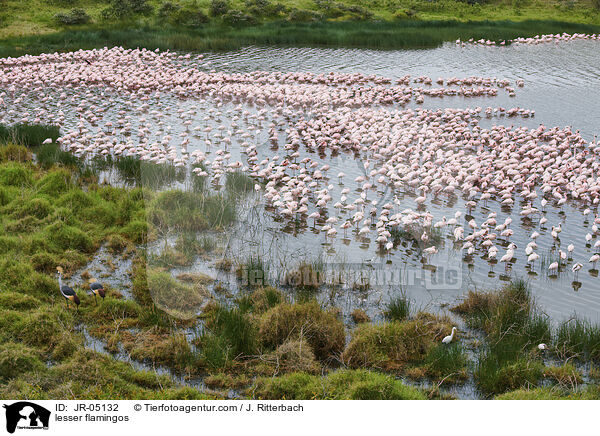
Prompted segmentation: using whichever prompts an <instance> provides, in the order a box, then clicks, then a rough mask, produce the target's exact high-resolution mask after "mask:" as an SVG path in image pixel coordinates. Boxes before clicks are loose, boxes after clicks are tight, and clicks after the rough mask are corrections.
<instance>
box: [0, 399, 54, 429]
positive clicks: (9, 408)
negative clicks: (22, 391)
mask: <svg viewBox="0 0 600 436" xmlns="http://www.w3.org/2000/svg"><path fill="white" fill-rule="evenodd" d="M4 408H5V409H6V431H8V432H9V433H14V432H15V430H16V429H17V428H18V429H27V430H37V429H43V430H47V429H48V424H49V422H50V411H49V410H48V409H46V408H44V407H42V406H38V405H37V404H35V403H30V402H29V401H19V402H18V403H13V404H10V405H7V404H5V405H4Z"/></svg>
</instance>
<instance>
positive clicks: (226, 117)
mask: <svg viewBox="0 0 600 436" xmlns="http://www.w3.org/2000/svg"><path fill="white" fill-rule="evenodd" d="M599 48H600V45H599V44H598V42H594V41H575V42H570V43H563V44H557V45H554V44H549V45H538V46H517V47H505V48H487V47H464V48H460V47H456V46H454V45H450V44H448V45H445V46H443V47H440V48H438V49H432V50H412V51H371V50H358V49H356V50H349V49H311V48H246V49H243V50H239V51H236V52H230V53H220V54H208V55H206V56H205V57H204V59H203V60H202V61H198V62H197V64H196V65H197V66H198V68H201V69H203V70H211V69H215V70H217V71H227V72H250V71H255V70H262V71H284V72H287V71H309V72H317V73H328V72H331V71H334V72H360V73H365V74H376V75H378V76H385V77H389V78H392V79H397V78H400V77H403V76H405V75H407V74H408V75H411V76H412V77H413V78H414V77H417V76H423V75H425V76H429V77H431V78H432V79H433V80H434V81H435V79H437V78H438V77H443V78H450V77H454V76H456V77H459V78H462V77H468V76H481V77H496V78H498V79H504V78H506V79H509V80H510V81H511V82H512V85H513V86H514V81H515V80H517V79H522V80H524V81H525V87H524V88H517V90H516V97H513V98H511V97H509V96H508V95H507V93H506V92H505V91H504V90H502V89H501V90H499V93H498V96H497V97H478V98H462V97H444V98H426V99H425V103H424V104H423V105H421V106H422V107H424V108H429V109H436V108H443V107H453V108H475V107H478V106H479V107H483V108H485V107H487V106H492V107H505V108H507V109H508V108H512V107H517V106H518V107H521V108H526V109H533V110H535V117H533V118H527V119H524V118H517V117H515V118H508V117H504V118H492V119H489V120H488V119H485V118H483V119H481V121H480V125H481V126H482V127H490V126H491V125H493V124H503V125H508V126H510V125H515V126H521V125H523V126H527V127H530V128H535V127H537V126H538V125H539V124H540V123H543V124H544V125H545V126H546V127H553V126H561V127H563V126H572V128H573V129H574V130H579V131H580V132H581V133H582V135H583V136H584V138H585V139H586V140H593V139H594V135H596V134H597V133H598V132H599V131H600V99H599V98H598V96H597V93H596V92H594V91H595V90H598V89H600V73H599V71H600V56H598V55H597V53H598V49H599ZM182 62H183V61H182ZM185 62H186V63H192V64H194V63H195V62H196V61H185ZM207 62H208V64H207ZM412 86H419V85H415V84H412ZM436 86H437V85H435V83H434V85H433V87H436ZM59 91H61V90H47V91H46V92H48V93H50V94H51V93H52V92H59ZM66 92H67V93H68V94H69V95H72V96H74V97H76V98H75V99H74V101H73V102H71V103H70V104H67V105H65V106H62V107H61V108H60V109H62V110H63V111H64V113H65V125H64V129H63V131H68V130H69V129H72V128H75V126H76V124H77V122H78V118H77V116H76V106H77V104H78V103H79V101H78V98H79V97H80V96H81V93H83V92H84V91H82V90H78V89H69V90H66ZM94 92H99V91H98V90H95V91H94ZM107 95H111V96H112V97H113V101H112V103H110V104H109V105H108V109H107V111H106V113H105V115H104V120H103V121H108V120H116V119H117V118H118V117H119V115H118V112H119V111H121V110H124V109H127V111H128V114H129V115H130V116H131V117H132V119H131V123H132V125H133V127H134V130H135V127H138V126H139V125H140V124H147V123H150V124H151V126H150V128H149V129H150V131H156V125H154V124H153V121H156V119H154V120H153V118H152V116H151V115H149V114H148V113H147V112H146V111H136V110H134V109H133V108H132V107H126V106H125V103H126V101H127V100H126V98H125V97H122V96H118V95H115V94H114V92H113V91H107ZM22 97H23V99H24V100H23V102H21V103H19V104H20V105H24V107H28V108H31V109H35V108H36V107H38V105H39V102H38V99H37V96H36V94H35V93H34V92H30V91H25V92H23V93H22ZM147 103H148V104H149V105H150V110H152V109H154V108H157V109H159V110H160V111H161V112H163V113H164V114H165V117H164V118H163V121H164V123H165V124H169V125H171V126H172V130H171V134H172V136H173V138H174V139H173V140H172V143H173V144H177V143H178V141H179V137H178V134H179V133H181V132H182V131H183V130H184V129H183V126H181V125H180V123H179V121H178V118H177V115H178V113H177V110H179V109H189V108H190V107H191V106H192V105H195V106H197V107H198V113H197V115H196V118H197V119H199V120H202V119H203V118H204V117H205V116H206V114H207V113H208V112H207V111H208V110H209V109H210V108H213V107H214V105H213V102H211V101H210V99H209V100H207V101H206V102H198V101H193V100H186V99H179V98H175V97H173V96H169V95H162V96H161V97H160V98H159V99H158V98H150V100H149V101H148V102H147ZM45 107H46V108H47V109H48V110H50V111H54V110H58V107H56V105H53V103H52V102H49V103H46V104H45ZM232 107H233V106H232V105H227V104H226V105H223V106H222V107H220V108H219V110H220V111H221V112H222V114H221V116H219V117H216V118H218V119H210V120H207V121H205V123H206V124H207V125H210V126H212V127H213V128H216V126H218V125H220V124H225V125H226V126H227V127H228V128H229V127H231V122H232V119H231V116H232V115H231V114H227V113H226V111H227V110H228V109H230V108H232ZM408 107H416V105H415V104H414V103H411V104H410V105H408ZM393 109H396V108H390V110H393ZM248 110H250V111H253V109H252V108H249V109H248ZM17 112H18V111H17ZM0 115H1V116H0V118H2V117H4V118H5V121H16V120H18V117H17V115H16V114H12V115H11V114H7V113H4V114H2V112H0ZM142 117H143V118H144V120H143V121H141V122H140V121H139V119H140V118H142ZM265 118H266V119H265V120H264V121H262V122H260V123H259V122H256V123H255V124H252V126H253V128H257V129H259V130H260V133H259V134H258V135H257V137H256V143H257V144H259V146H258V153H259V160H260V159H263V158H264V157H267V156H273V155H274V154H278V155H280V156H285V150H284V149H282V148H281V147H280V148H279V149H278V150H277V151H274V150H273V149H272V148H271V147H270V144H269V141H268V137H269V133H268V130H269V123H270V121H271V118H270V114H269V113H267V114H266V115H265ZM89 128H90V130H92V131H93V130H94V129H96V130H97V129H98V127H93V126H89ZM285 128H286V126H285V125H282V126H279V127H278V132H279V134H280V135H279V136H280V145H283V140H284V138H285ZM236 145H237V143H236V141H235V140H234V141H233V143H232V147H231V154H232V157H231V161H234V160H238V159H239V160H244V158H243V157H242V156H241V155H240V152H239V145H238V146H237V147H236ZM195 148H200V149H202V150H206V149H205V146H204V144H203V141H201V140H200V138H199V137H196V138H195V139H193V140H192V141H191V142H190V145H189V148H188V149H189V151H193V150H194V149H195ZM306 153H307V152H306V151H305V150H304V149H303V147H301V148H300V158H302V157H304V156H306V155H307V154H306ZM209 156H210V159H211V160H212V159H214V157H215V155H214V147H213V152H212V153H211V154H209ZM310 157H311V159H313V160H317V161H321V162H322V163H323V164H329V165H331V169H330V170H329V175H330V177H331V179H330V180H329V182H328V183H331V184H332V185H333V186H334V188H333V189H332V190H331V195H332V197H333V199H334V200H333V202H332V203H334V202H336V201H337V199H339V197H340V195H341V190H342V188H343V186H341V185H340V184H339V183H338V181H337V178H336V177H335V175H336V174H337V173H338V172H339V171H343V172H345V173H346V174H347V177H346V180H347V182H346V186H348V187H350V188H351V189H352V191H351V193H350V194H348V201H349V202H351V201H352V200H353V199H354V198H357V196H358V195H359V193H358V192H357V191H355V189H356V187H357V186H356V183H354V182H352V181H353V180H354V178H355V177H356V176H359V175H363V174H364V170H363V168H362V163H361V162H358V161H357V160H355V159H354V157H353V156H350V155H346V154H343V153H342V154H340V155H339V156H336V157H330V156H325V157H319V156H317V155H316V154H315V153H311V154H310ZM393 194H396V195H397V197H398V199H399V202H400V204H399V205H398V207H397V209H398V210H403V209H405V208H415V201H414V198H415V197H416V195H415V193H414V191H413V190H412V189H409V190H406V191H398V192H395V193H391V192H378V193H375V192H370V193H369V196H370V197H369V199H370V200H372V199H377V200H378V201H379V205H382V204H384V203H385V202H387V201H391V200H392V199H393ZM465 201H466V200H465V199H464V198H462V197H461V196H458V197H456V196H454V197H448V196H446V195H440V196H439V197H437V198H433V197H431V198H428V200H427V202H426V209H427V211H429V212H430V213H431V214H433V216H434V222H435V221H438V220H440V219H441V218H442V216H446V217H448V218H451V217H452V216H454V213H455V211H461V212H463V217H461V219H460V222H461V224H462V225H465V224H466V222H463V221H464V214H465V212H466V210H465V207H464V204H465ZM534 206H537V207H539V199H537V201H536V204H534ZM329 211H330V216H337V217H339V222H338V225H337V227H339V225H340V224H341V223H342V222H344V221H345V220H346V219H348V218H350V217H351V214H348V213H345V214H342V213H338V212H337V211H335V210H334V209H333V208H332V207H330V210H329ZM519 211H520V204H519V202H516V203H515V205H514V207H513V208H512V209H506V208H500V207H499V205H498V203H496V202H489V203H488V204H487V207H484V205H483V203H482V202H480V203H479V204H478V206H477V207H476V209H474V210H473V212H472V213H471V215H472V216H473V218H474V219H475V220H476V221H477V223H479V224H480V223H482V222H483V221H484V220H485V219H486V217H487V215H488V214H489V213H490V212H497V215H498V216H497V218H496V219H497V221H498V223H499V224H500V223H502V222H503V221H504V219H505V218H506V217H509V216H510V217H512V218H513V224H512V225H511V228H512V230H513V231H514V235H513V236H512V237H511V238H510V241H512V242H515V243H516V244H517V245H518V246H519V248H518V250H517V252H516V262H515V263H514V264H513V265H512V266H511V268H510V269H509V270H507V271H505V268H504V266H503V265H501V264H497V265H495V266H491V265H490V264H489V263H488V262H487V260H486V259H485V257H483V256H484V253H483V252H479V251H477V252H476V253H475V255H474V256H473V257H472V258H470V259H465V258H464V257H463V253H462V251H461V249H460V247H461V245H462V244H458V245H455V244H454V243H453V242H452V240H451V239H450V234H451V230H450V229H449V228H446V229H445V230H444V237H443V238H442V240H443V242H442V243H441V244H438V245H440V247H439V253H438V254H437V255H435V256H432V257H430V258H429V259H427V260H425V259H423V256H422V254H421V252H420V250H419V248H418V247H416V246H413V245H412V244H409V243H407V244H403V245H400V246H399V247H397V248H395V249H394V250H393V251H392V253H391V254H389V255H388V254H382V253H381V252H380V251H379V250H378V249H377V246H376V243H375V242H374V241H373V240H371V241H370V243H366V242H365V240H364V239H362V238H361V239H360V240H359V239H358V238H357V236H356V235H355V234H353V233H352V232H350V231H349V232H348V234H347V237H344V234H343V231H341V230H340V231H339V233H338V236H337V238H336V239H335V240H333V241H332V240H330V239H329V240H327V241H326V240H325V236H324V234H323V233H321V232H319V231H318V230H319V226H317V230H314V229H313V226H312V220H309V222H308V223H304V224H299V225H296V226H291V225H289V224H288V223H287V222H284V221H283V220H281V219H279V218H277V217H275V216H274V215H273V214H272V213H271V212H269V210H268V209H267V211H265V207H264V204H263V203H262V200H261V197H260V196H259V195H253V196H250V198H248V199H247V204H246V205H245V207H244V208H243V211H242V214H241V217H240V223H239V224H237V225H236V227H235V228H234V229H232V230H231V231H230V232H228V235H227V238H225V241H224V242H223V244H222V245H223V247H224V256H225V257H230V258H234V259H241V258H244V257H245V256H247V255H251V254H260V255H261V256H263V257H264V258H265V259H266V261H267V263H268V265H269V266H270V273H271V274H272V276H273V277H274V279H276V280H280V281H281V280H283V278H284V277H285V275H286V273H287V272H289V271H290V270H291V269H293V268H294V267H295V266H297V264H298V263H299V262H301V261H311V260H315V259H320V260H321V261H323V262H324V263H325V264H326V269H330V270H332V271H336V272H337V273H338V274H339V272H340V271H344V272H346V273H348V274H350V275H351V276H352V277H353V280H346V284H345V285H342V286H339V287H338V288H337V289H336V290H335V291H332V290H331V289H327V290H324V291H323V292H322V295H321V298H322V299H323V300H328V301H331V302H332V303H335V304H337V305H338V306H341V307H342V308H343V310H344V313H345V314H346V315H347V314H349V313H350V312H351V310H352V309H354V308H356V307H361V308H365V309H367V310H370V311H371V312H374V309H375V308H377V307H380V306H381V305H382V304H384V303H385V302H386V301H387V300H388V298H389V296H390V295H394V294H397V293H399V292H406V293H408V294H409V295H410V297H411V298H413V299H414V300H415V301H416V304H417V305H418V306H420V307H422V308H424V309H428V310H433V311H437V310H442V311H443V310H445V307H447V305H449V304H452V303H453V302H455V301H456V300H457V299H458V298H459V297H460V296H461V295H463V294H464V293H465V292H466V291H467V290H468V289H492V288H496V287H498V286H500V285H501V284H502V283H505V282H506V281H508V280H510V279H511V278H513V277H524V278H526V279H527V280H528V281H529V282H530V284H531V287H532V290H533V292H534V295H535V297H536V300H537V301H538V303H539V304H540V306H541V307H542V309H543V310H544V311H545V312H546V313H547V314H548V315H550V316H551V317H552V318H553V319H555V320H560V319H564V318H568V317H570V316H571V315H573V314H574V313H576V314H578V315H579V316H583V317H587V318H590V319H593V320H596V321H598V320H600V278H599V277H598V273H597V271H593V270H592V271H590V268H591V267H590V264H589V263H588V259H589V257H590V256H591V254H593V253H594V249H593V248H592V247H586V245H585V241H584V235H585V234H586V233H588V232H589V231H590V230H589V229H590V227H591V225H592V223H591V222H587V221H585V220H584V217H583V215H582V208H581V205H579V204H575V203H568V204H567V205H565V207H564V209H563V210H562V211H560V210H558V209H554V208H552V207H550V206H549V207H548V209H547V212H546V217H547V218H548V222H547V224H546V228H541V229H540V228H539V225H538V224H537V220H536V221H535V222H531V221H529V220H522V219H521V217H520V216H519ZM559 223H562V228H563V231H562V233H561V235H560V241H561V245H560V247H561V248H562V249H563V250H566V246H567V245H568V244H570V243H573V244H574V245H575V247H576V248H575V253H574V256H573V259H572V260H570V261H569V262H568V265H567V266H563V267H561V270H560V271H559V273H558V274H557V275H556V276H553V277H550V276H549V275H548V273H547V264H546V266H542V265H541V263H540V262H537V264H536V265H535V267H534V268H529V267H527V266H526V255H525V253H524V247H525V245H526V244H527V242H528V241H529V235H530V234H531V233H532V232H533V230H536V229H537V230H538V231H539V232H540V233H541V236H540V237H539V238H538V240H537V243H538V245H539V249H538V250H537V252H538V253H539V254H540V255H546V254H547V255H549V256H552V255H553V254H552V253H553V252H552V250H553V247H554V244H553V240H552V237H551V236H550V230H551V226H552V225H558V224H559ZM465 233H466V234H468V232H467V228H465ZM373 234H375V232H374V231H373V232H372V233H371V235H373ZM595 241H596V239H594V240H593V241H592V245H593V243H594V242H595ZM507 244H508V241H501V240H499V241H498V240H497V244H496V245H497V246H498V247H499V248H501V247H506V245H507ZM555 249H556V247H555ZM503 253H504V250H502V249H500V252H499V254H498V258H500V257H501V256H502V254H503ZM554 255H555V252H554ZM574 262H581V263H582V264H584V268H583V270H582V271H581V272H580V273H579V277H578V278H577V281H575V280H574V277H573V274H572V273H571V265H572V263H574ZM192 269H199V270H202V271H204V272H209V273H212V274H213V275H215V276H218V278H219V279H220V280H223V281H229V282H230V284H231V286H232V287H233V286H234V280H233V279H232V278H231V277H227V276H225V275H223V274H222V273H219V272H218V271H217V270H216V269H214V268H212V266H211V262H206V261H199V262H198V263H197V264H196V265H195V266H194V267H193V268H192ZM375 273H377V275H375ZM366 277H368V281H369V282H370V285H371V286H370V290H369V291H368V292H365V291H360V290H358V289H353V287H352V284H353V283H354V281H356V280H360V279H365V278H366Z"/></svg>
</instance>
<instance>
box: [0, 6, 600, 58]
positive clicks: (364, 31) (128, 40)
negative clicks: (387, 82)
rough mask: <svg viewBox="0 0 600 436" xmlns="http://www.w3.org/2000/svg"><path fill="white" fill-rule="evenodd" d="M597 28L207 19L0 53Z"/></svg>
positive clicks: (55, 36) (21, 40)
mask: <svg viewBox="0 0 600 436" xmlns="http://www.w3.org/2000/svg"><path fill="white" fill-rule="evenodd" d="M452 3H453V4H454V5H455V4H456V2H452ZM421 4H422V6H425V5H426V3H421ZM428 6H431V5H428ZM597 31H598V26H594V25H588V24H577V23H567V22H560V21H553V20H524V21H458V20H437V21H436V20H431V21H427V20H424V21H422V20H400V21H393V22H392V21H389V22H386V21H370V22H369V21H363V22H356V21H328V22H308V23H302V22H288V21H277V22H271V23H265V24H260V25H253V26H241V27H239V26H236V27H225V26H222V25H220V24H217V23H209V24H206V25H204V26H202V27H201V28H197V29H190V28H184V27H170V26H165V25H164V24H163V25H160V26H152V25H145V26H144V25H141V26H140V25H139V24H138V25H136V26H131V25H129V26H126V25H125V24H121V25H119V24H114V25H112V26H109V25H107V24H104V25H103V26H102V27H98V26H85V27H82V28H79V29H65V30H62V31H59V32H54V33H47V34H42V35H35V36H24V37H13V38H7V39H5V40H3V41H2V42H3V43H2V45H1V46H0V56H2V57H6V56H18V55H19V54H22V53H23V52H24V49H23V47H27V49H26V50H27V52H28V53H41V52H52V51H64V50H74V49H91V48H100V47H105V46H108V47H112V46H121V45H122V46H125V47H127V48H136V47H146V48H149V49H155V48H159V49H162V50H167V49H169V50H177V51H201V52H202V51H220V50H234V49H238V48H240V47H244V46H248V45H281V46H313V47H314V46H323V47H362V48H374V49H406V48H426V47H437V46H439V45H441V44H442V43H443V42H445V41H454V40H456V39H457V38H460V39H462V40H467V39H469V38H474V39H480V38H485V39H491V40H496V41H502V40H508V39H513V38H516V37H526V36H534V35H538V34H547V33H562V32H569V33H573V32H585V33H594V32H597Z"/></svg>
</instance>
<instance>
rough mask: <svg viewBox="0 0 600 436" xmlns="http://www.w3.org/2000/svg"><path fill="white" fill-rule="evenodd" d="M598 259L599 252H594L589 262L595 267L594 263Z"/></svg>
mask: <svg viewBox="0 0 600 436" xmlns="http://www.w3.org/2000/svg"><path fill="white" fill-rule="evenodd" d="M599 260H600V254H598V253H596V254H594V255H593V256H592V257H590V263H591V264H592V265H593V266H594V269H595V268H596V263H598V261H599Z"/></svg>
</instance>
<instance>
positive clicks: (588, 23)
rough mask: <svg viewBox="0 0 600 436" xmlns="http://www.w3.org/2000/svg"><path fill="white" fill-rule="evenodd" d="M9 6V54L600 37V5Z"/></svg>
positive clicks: (83, 2) (419, 0)
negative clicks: (553, 35)
mask: <svg viewBox="0 0 600 436" xmlns="http://www.w3.org/2000/svg"><path fill="white" fill-rule="evenodd" d="M69 3H70V4H69V5H63V4H61V3H60V2H52V1H47V0H31V1H28V2H21V1H20V0H3V11H2V12H0V40H2V42H0V56H2V57H4V56H11V55H17V54H19V53H25V52H27V53H35V52H52V51H55V50H60V51H63V50H76V49H89V48H99V47H104V46H114V45H124V46H126V47H131V48H135V47H147V48H151V49H154V48H161V49H172V50H191V51H212V50H231V49H237V48H239V47H242V46H247V45H288V46H289V45H294V46H298V45H304V46H345V47H368V48H380V49H392V48H396V49H397V48H416V47H435V46H438V45H440V44H441V43H443V42H445V41H454V40H456V39H457V38H461V39H463V40H466V39H469V38H475V39H480V38H486V39H493V40H498V41H500V40H508V39H513V38H516V37H522V36H534V35H536V34H544V33H560V32H570V33H573V32H598V29H599V28H600V27H599V26H600V14H599V13H598V11H599V8H598V5H597V0H577V1H573V2H564V1H561V0H551V1H546V2H541V1H538V0H519V1H507V0H488V1H469V2H467V1H456V0H438V1H435V2H430V1H426V0H395V1H392V2H389V1H388V2H370V3H368V4H364V2H360V1H358V0H340V1H333V0H314V1H303V2H300V3H298V2H294V1H292V0H231V1H224V0H214V1H213V0H199V1H195V2H189V1H187V0H169V1H166V0H148V1H142V0H127V1H117V0H99V1H94V2H91V1H88V0H73V1H72V2H69Z"/></svg>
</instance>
